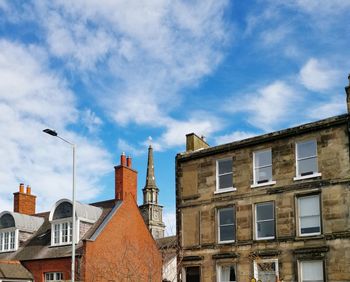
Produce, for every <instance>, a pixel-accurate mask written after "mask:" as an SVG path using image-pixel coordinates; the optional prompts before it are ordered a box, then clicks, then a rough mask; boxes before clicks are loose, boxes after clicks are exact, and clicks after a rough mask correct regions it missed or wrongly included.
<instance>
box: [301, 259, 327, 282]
mask: <svg viewBox="0 0 350 282" xmlns="http://www.w3.org/2000/svg"><path fill="white" fill-rule="evenodd" d="M299 271H300V275H299V276H300V278H299V282H323V281H324V278H323V261H321V260H310V261H300V262H299Z"/></svg>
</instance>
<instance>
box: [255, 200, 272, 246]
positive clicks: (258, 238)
mask: <svg viewBox="0 0 350 282" xmlns="http://www.w3.org/2000/svg"><path fill="white" fill-rule="evenodd" d="M267 204H272V211H273V219H272V220H273V223H274V224H273V226H274V233H275V236H276V227H275V226H276V215H275V203H274V202H273V201H271V202H262V203H256V204H255V239H256V240H271V239H275V236H268V237H259V236H258V234H259V233H258V214H257V207H258V205H267ZM272 220H271V219H266V220H260V221H259V222H266V221H272Z"/></svg>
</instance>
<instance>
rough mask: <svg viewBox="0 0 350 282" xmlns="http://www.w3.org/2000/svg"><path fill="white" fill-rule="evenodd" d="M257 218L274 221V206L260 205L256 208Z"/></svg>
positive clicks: (270, 204) (268, 204)
mask: <svg viewBox="0 0 350 282" xmlns="http://www.w3.org/2000/svg"><path fill="white" fill-rule="evenodd" d="M256 218H257V220H258V221H259V220H265V219H273V218H274V216H273V204H272V203H266V204H258V205H257V206H256Z"/></svg>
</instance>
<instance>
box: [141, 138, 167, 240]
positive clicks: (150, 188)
mask: <svg viewBox="0 0 350 282" xmlns="http://www.w3.org/2000/svg"><path fill="white" fill-rule="evenodd" d="M142 192H143V205H142V206H140V211H141V213H142V216H143V219H144V221H145V223H146V225H147V226H148V229H149V230H150V232H151V233H152V235H153V238H154V239H158V238H163V237H164V229H165V224H164V222H163V206H160V205H158V194H159V189H158V187H157V185H156V181H155V177H154V162H153V148H152V146H151V145H149V147H148V162H147V175H146V184H145V187H144V188H143V189H142Z"/></svg>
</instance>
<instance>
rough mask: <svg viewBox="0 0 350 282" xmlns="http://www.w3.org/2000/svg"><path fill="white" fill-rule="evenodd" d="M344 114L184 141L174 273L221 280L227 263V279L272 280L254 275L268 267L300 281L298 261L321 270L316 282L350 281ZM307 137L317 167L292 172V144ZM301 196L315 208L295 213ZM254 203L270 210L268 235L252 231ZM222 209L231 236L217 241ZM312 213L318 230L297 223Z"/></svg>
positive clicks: (349, 167)
mask: <svg viewBox="0 0 350 282" xmlns="http://www.w3.org/2000/svg"><path fill="white" fill-rule="evenodd" d="M349 121H350V119H349V116H348V115H347V114H346V115H341V116H337V117H333V118H329V119H326V120H322V121H318V122H314V123H309V124H305V125H302V126H298V127H295V128H290V129H286V130H282V131H278V132H274V133H270V134H266V135H262V136H258V137H253V138H249V139H246V140H242V141H237V142H233V143H229V144H225V145H220V146H216V147H209V148H205V147H203V148H188V147H187V151H186V152H185V153H181V154H178V155H177V157H176V203H177V235H178V238H179V244H180V246H181V250H180V252H179V258H178V259H179V261H180V262H181V269H182V271H179V273H180V274H179V278H181V279H182V281H186V276H187V277H188V280H191V279H194V280H191V281H221V280H220V279H219V278H218V277H219V275H223V274H219V273H221V268H222V267H230V266H232V267H233V268H234V271H231V272H230V273H231V275H232V273H233V272H234V276H235V277H234V278H235V280H234V281H250V279H251V278H253V277H254V276H255V278H257V279H258V278H259V279H261V280H262V281H263V282H264V281H275V280H269V279H271V278H261V277H263V276H262V275H263V274H262V273H263V272H264V271H266V273H267V272H269V271H270V273H275V274H276V279H277V278H278V279H279V280H280V281H282V280H283V281H302V275H303V273H304V272H303V270H302V267H304V268H305V269H306V268H310V269H309V270H312V271H314V272H315V269H318V272H322V273H317V274H315V275H318V276H317V277H316V276H315V278H319V277H321V279H323V280H322V281H350V218H349V212H350V210H349V206H350V189H349V184H350V162H349ZM190 136H191V138H193V135H190ZM195 138H198V139H200V138H199V137H196V136H195ZM309 140H313V141H314V142H315V144H316V147H317V154H316V156H313V157H312V158H313V160H314V161H315V163H316V166H317V168H316V170H317V171H316V173H313V174H311V175H310V174H306V175H302V176H299V177H296V176H297V172H296V171H297V167H296V166H297V163H298V161H297V160H296V158H297V152H296V144H297V143H300V142H304V141H309ZM189 143H190V144H191V143H195V142H193V141H191V142H187V144H189ZM198 143H200V142H197V144H198ZM266 149H270V150H271V159H272V164H271V167H272V168H271V170H272V180H271V181H268V182H265V183H264V182H262V183H258V184H257V183H256V182H255V181H254V173H253V171H254V167H253V166H254V163H253V159H254V152H259V151H261V150H266ZM218 160H230V161H232V180H231V181H232V182H233V183H232V185H231V186H232V188H230V189H226V191H225V189H221V190H222V191H220V189H218V188H217V185H218V171H217V167H218V163H217V161H218ZM300 166H301V165H300ZM300 199H302V200H303V199H313V201H314V202H316V203H317V202H318V201H319V204H317V205H318V208H316V209H315V210H318V214H317V211H315V214H316V215H311V216H309V219H308V218H306V219H305V217H303V218H302V215H301V214H299V213H301V212H299V210H300V209H301V202H300V201H301V200H300ZM261 203H269V205H271V207H272V209H273V220H272V221H271V222H272V223H271V224H273V236H271V238H267V239H259V238H258V235H257V232H258V231H257V230H258V228H259V227H257V226H258V223H257V218H258V217H257V205H258V204H261ZM225 208H229V210H230V211H231V210H232V211H233V213H234V214H233V218H234V222H233V225H232V226H234V228H233V229H234V231H233V232H234V234H233V235H230V234H229V236H233V237H232V238H233V240H231V241H225V240H224V241H223V242H222V241H221V242H220V238H219V237H220V235H219V233H220V232H221V231H220V230H222V232H224V231H223V230H224V228H225V227H222V226H221V227H220V223H219V215H218V213H219V211H222V210H223V209H225ZM226 210H227V209H226ZM317 216H318V217H317ZM317 218H318V219H319V227H318V228H319V230H318V232H316V233H317V234H313V233H310V232H309V231H307V232H306V234H301V233H302V232H304V231H301V230H304V229H303V226H302V224H304V223H301V222H306V221H307V220H316V221H317ZM302 220H303V221H302ZM305 220H306V221H305ZM306 224H308V223H306ZM220 228H221V229H220ZM219 229H220V230H219ZM310 230H311V229H310ZM263 266H269V267H271V269H269V270H264V269H262V268H263ZM226 270H227V268H226ZM186 271H188V273H187V274H186ZM304 271H305V275H307V274H306V270H304ZM190 272H191V273H192V272H194V273H195V274H193V275H192V274H190ZM198 272H199V273H198ZM258 273H260V274H258ZM191 275H192V276H191ZM259 275H260V276H259ZM199 276H200V278H199V279H198V277H199ZM257 276H259V277H257ZM267 276H268V275H267ZM267 276H266V277H267ZM270 277H272V276H270ZM196 279H197V280H196ZM217 279H218V280H217ZM230 279H233V278H232V277H231V278H230ZM304 279H306V277H305V278H304ZM230 281H231V280H230Z"/></svg>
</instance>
